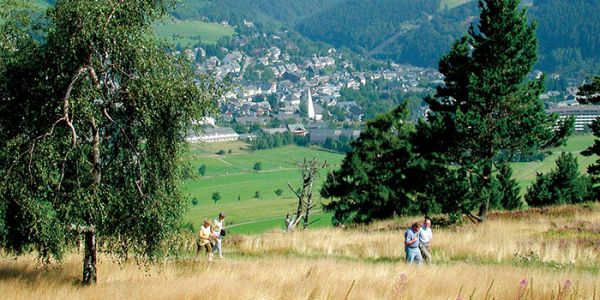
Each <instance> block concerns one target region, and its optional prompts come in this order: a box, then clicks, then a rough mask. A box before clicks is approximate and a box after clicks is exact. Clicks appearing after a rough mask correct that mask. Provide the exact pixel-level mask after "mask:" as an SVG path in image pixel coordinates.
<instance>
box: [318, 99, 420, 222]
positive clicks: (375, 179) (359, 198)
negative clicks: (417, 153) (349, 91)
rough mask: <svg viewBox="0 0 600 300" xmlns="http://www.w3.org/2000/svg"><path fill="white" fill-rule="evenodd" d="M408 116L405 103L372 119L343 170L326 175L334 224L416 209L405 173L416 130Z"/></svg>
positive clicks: (325, 191) (324, 192)
mask: <svg viewBox="0 0 600 300" xmlns="http://www.w3.org/2000/svg"><path fill="white" fill-rule="evenodd" d="M407 116H408V115H407V112H406V107H405V106H404V105H402V106H399V107H398V108H396V109H395V110H394V111H392V112H389V113H387V114H383V115H380V116H379V117H378V118H377V119H375V120H373V121H371V122H369V123H368V124H367V126H366V129H365V131H364V132H363V133H362V134H361V135H360V137H359V138H358V139H357V140H356V141H355V142H353V143H352V147H353V151H351V152H349V153H348V154H347V155H346V157H345V158H344V160H343V162H342V165H341V167H340V169H339V170H336V171H334V172H332V173H330V174H329V175H328V176H327V180H326V181H325V183H324V185H323V188H322V190H321V196H323V197H324V198H332V200H331V202H329V203H328V204H326V205H324V209H325V210H326V211H329V212H333V214H334V216H333V222H334V223H346V222H358V223H368V222H370V221H372V220H374V219H384V218H389V217H391V216H393V215H394V214H404V213H410V212H415V207H416V202H414V201H413V200H412V198H411V196H410V195H409V194H410V190H411V189H412V186H413V184H412V183H411V182H409V178H408V176H406V172H407V171H408V170H409V169H410V168H411V166H412V163H413V157H412V153H411V149H412V147H411V145H410V143H409V138H410V135H411V134H412V133H413V131H414V129H413V128H412V127H411V126H410V125H408V124H407V123H406V122H404V120H405V119H406V118H407Z"/></svg>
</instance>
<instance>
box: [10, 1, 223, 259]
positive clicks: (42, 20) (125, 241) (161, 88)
mask: <svg viewBox="0 0 600 300" xmlns="http://www.w3.org/2000/svg"><path fill="white" fill-rule="evenodd" d="M4 4H6V3H5V2H3V3H2V6H3V11H8V10H10V8H9V9H7V8H6V7H5V6H4ZM171 4H172V3H171V1H145V0H140V1H112V0H111V1H74V0H63V1H58V2H56V4H55V5H54V6H52V7H50V8H49V9H48V11H47V14H46V15H44V16H45V17H44V16H36V18H35V19H30V20H28V19H27V18H26V17H23V18H21V17H22V16H27V15H29V14H21V13H20V12H19V10H15V11H13V13H9V14H4V15H3V17H6V18H5V22H4V23H3V24H2V25H0V26H1V28H0V32H1V33H0V82H1V84H0V115H2V116H3V117H2V119H1V120H0V178H2V183H1V184H0V212H1V213H2V214H1V215H0V224H2V225H0V233H1V234H2V235H3V236H2V237H1V238H0V242H1V246H2V248H4V249H6V250H10V251H13V252H15V253H17V254H20V253H23V252H27V251H29V250H37V251H38V253H39V254H40V256H42V257H43V258H44V259H49V258H50V257H52V256H53V257H56V258H59V257H60V255H61V253H62V250H63V249H64V248H65V246H66V245H67V244H68V243H70V242H71V240H72V238H73V237H74V236H73V235H72V234H69V233H68V229H67V227H68V226H69V225H71V224H74V225H81V226H89V227H93V228H95V231H96V232H97V235H98V236H99V237H101V238H102V239H105V240H106V241H107V242H106V243H103V245H105V246H106V247H107V250H108V251H111V252H112V253H115V254H116V255H120V257H122V258H125V257H127V256H128V255H129V256H130V257H131V256H133V254H135V257H140V258H142V257H154V256H156V255H159V254H161V253H160V243H161V242H162V241H163V240H164V239H166V238H167V237H168V236H169V235H171V234H172V233H173V232H175V231H177V230H179V229H180V219H181V217H182V215H183V212H184V209H185V207H186V206H187V205H186V203H185V201H184V198H183V197H182V194H181V192H180V189H179V177H180V176H179V175H180V170H179V158H180V157H181V155H182V153H184V151H185V150H186V144H185V143H183V142H184V140H185V139H184V138H185V136H186V134H187V132H188V130H189V129H190V126H191V123H192V120H194V119H197V118H198V117H200V116H202V115H203V114H204V113H205V112H207V111H210V109H211V107H212V101H213V99H216V98H217V96H218V95H219V92H218V89H216V87H215V86H214V85H213V84H212V83H211V81H210V80H208V79H207V78H201V79H200V81H199V82H200V84H199V85H196V84H194V77H195V75H194V73H193V69H192V68H191V67H189V66H188V65H187V64H186V63H185V62H184V61H182V60H178V59H177V58H174V57H172V56H171V55H169V54H168V53H167V52H166V51H165V50H164V47H163V46H161V45H159V44H158V43H157V42H156V40H155V38H154V36H153V34H152V30H151V25H152V23H153V22H154V21H155V20H157V19H159V18H161V17H162V16H163V15H164V13H165V11H166V10H167V8H168V7H170V5H171ZM32 20H33V21H32Z"/></svg>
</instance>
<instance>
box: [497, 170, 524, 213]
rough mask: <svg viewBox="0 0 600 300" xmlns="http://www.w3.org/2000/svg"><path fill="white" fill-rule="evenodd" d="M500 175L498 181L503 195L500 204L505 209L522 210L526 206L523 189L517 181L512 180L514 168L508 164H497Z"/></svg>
mask: <svg viewBox="0 0 600 300" xmlns="http://www.w3.org/2000/svg"><path fill="white" fill-rule="evenodd" d="M496 169H497V170H498V173H497V174H496V179H497V180H498V185H499V191H500V194H501V200H500V203H501V204H502V207H503V208H504V209H508V210H515V209H522V208H524V206H525V203H523V200H522V199H521V195H520V192H521V188H520V187H519V184H518V183H517V181H516V180H515V179H514V178H512V174H513V171H512V168H511V167H510V165H509V164H508V163H506V162H501V163H498V164H496Z"/></svg>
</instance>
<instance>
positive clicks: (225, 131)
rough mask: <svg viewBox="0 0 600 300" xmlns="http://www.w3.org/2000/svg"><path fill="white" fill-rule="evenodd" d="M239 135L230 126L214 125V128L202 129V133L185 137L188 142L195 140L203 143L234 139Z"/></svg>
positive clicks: (194, 141)
mask: <svg viewBox="0 0 600 300" xmlns="http://www.w3.org/2000/svg"><path fill="white" fill-rule="evenodd" d="M239 137H240V136H239V135H238V134H237V132H235V131H234V130H233V129H232V128H230V127H215V128H206V129H204V130H203V132H202V134H199V135H195V134H192V135H190V136H188V138H187V139H186V140H187V141H189V142H192V143H197V142H205V143H214V142H226V141H236V140H238V139H239Z"/></svg>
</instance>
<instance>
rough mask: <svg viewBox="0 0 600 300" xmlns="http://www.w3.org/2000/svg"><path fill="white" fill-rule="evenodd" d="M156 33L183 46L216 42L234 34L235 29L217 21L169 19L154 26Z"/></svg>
mask: <svg viewBox="0 0 600 300" xmlns="http://www.w3.org/2000/svg"><path fill="white" fill-rule="evenodd" d="M154 30H155V32H156V35H157V36H158V37H160V38H165V39H167V40H169V41H170V42H172V43H173V44H177V43H180V44H181V45H182V46H183V47H186V46H193V45H194V44H197V43H199V42H202V43H204V44H215V43H216V42H217V41H218V40H219V39H221V38H223V37H226V36H232V35H233V33H234V29H233V27H231V26H225V25H221V24H217V23H206V22H201V21H194V20H185V21H180V20H176V19H169V20H167V21H165V22H162V23H159V24H156V25H155V26H154Z"/></svg>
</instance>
